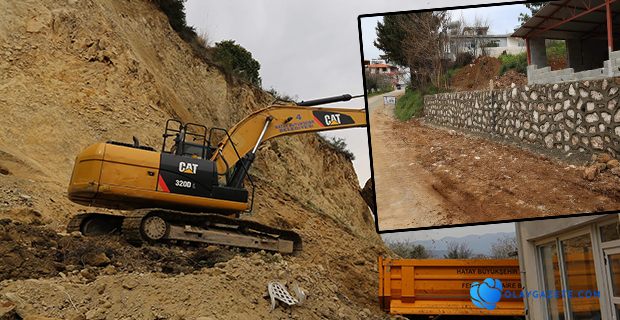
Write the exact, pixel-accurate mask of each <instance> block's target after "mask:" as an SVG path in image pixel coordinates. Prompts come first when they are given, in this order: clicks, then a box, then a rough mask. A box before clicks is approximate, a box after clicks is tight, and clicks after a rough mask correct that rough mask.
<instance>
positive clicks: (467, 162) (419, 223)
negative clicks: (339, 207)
mask: <svg viewBox="0 0 620 320" xmlns="http://www.w3.org/2000/svg"><path fill="white" fill-rule="evenodd" d="M382 111H383V110H381V109H379V108H378V109H376V111H375V112H373V113H372V114H371V130H372V131H371V135H372V139H373V140H372V141H373V159H375V161H374V167H375V181H376V192H377V210H378V213H379V214H378V217H379V220H378V223H379V230H396V229H403V228H419V227H430V226H442V225H452V224H463V223H475V222H488V221H502V220H513V219H519V218H532V217H545V216H557V215H567V214H573V213H584V212H594V211H599V212H600V211H612V210H618V209H620V189H619V188H618V185H619V183H620V172H618V170H619V169H618V162H617V160H615V159H612V158H611V157H610V156H609V155H607V154H597V155H595V156H594V157H593V158H592V160H590V161H584V160H579V161H577V162H573V161H571V162H568V161H563V160H559V159H558V158H557V157H555V156H553V155H547V154H542V153H539V152H537V151H536V150H527V149H524V148H522V147H518V146H514V145H511V144H508V143H506V142H505V141H493V140H490V139H489V138H488V137H481V136H476V135H473V134H464V133H460V132H457V131H455V130H448V129H445V128H440V127H436V126H432V125H429V124H428V123H425V122H424V121H421V120H420V119H413V120H410V121H408V122H401V121H397V120H394V119H392V118H391V117H390V116H389V115H388V114H386V113H384V112H382ZM377 159H379V160H380V159H400V161H398V162H393V161H379V160H377ZM420 208H424V209H423V210H420Z"/></svg>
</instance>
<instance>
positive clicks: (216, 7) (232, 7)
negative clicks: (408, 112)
mask: <svg viewBox="0 0 620 320" xmlns="http://www.w3.org/2000/svg"><path fill="white" fill-rule="evenodd" d="M495 2H496V3H498V2H497V1H495ZM479 3H490V2H489V1H472V0H460V1H452V0H434V1H432V2H431V1H417V0H416V1H411V0H383V1H381V0H341V1H331V0H314V1H290V0H228V1H221V0H188V1H187V2H186V4H185V9H186V14H187V21H188V24H189V25H192V26H194V27H195V28H196V29H197V31H198V33H199V34H205V35H206V36H207V39H208V41H209V42H210V43H211V44H213V43H215V42H218V41H221V40H228V39H233V40H235V41H236V42H237V43H238V44H240V45H242V46H243V47H244V48H246V49H247V50H249V51H250V52H252V55H253V57H254V58H255V59H256V60H258V61H259V62H260V64H261V70H260V75H261V77H262V79H263V88H265V89H270V88H274V89H276V90H277V91H278V92H281V93H284V94H288V95H291V96H297V97H298V98H299V99H300V100H309V99H314V98H321V97H328V96H335V95H341V94H344V93H350V94H352V95H358V94H363V93H364V87H363V81H362V76H363V71H362V66H361V57H360V44H359V33H358V26H357V17H358V15H360V14H371V13H383V12H390V11H403V10H418V9H429V8H439V7H447V6H458V5H472V4H479ZM481 12H486V11H481ZM516 15H518V13H515V16H516ZM373 33H374V31H373ZM332 106H333V107H350V108H363V107H364V100H363V99H355V100H352V101H349V102H343V103H337V104H334V105H332ZM325 135H327V136H337V137H341V138H344V139H345V140H346V142H347V144H348V146H349V149H350V150H351V151H352V152H353V153H354V154H355V160H354V161H353V165H354V167H355V170H356V172H357V175H358V178H359V182H360V184H361V185H363V184H364V183H365V182H366V180H368V178H370V157H369V152H368V140H367V136H366V129H365V128H355V129H345V130H336V131H331V132H329V133H325Z"/></svg>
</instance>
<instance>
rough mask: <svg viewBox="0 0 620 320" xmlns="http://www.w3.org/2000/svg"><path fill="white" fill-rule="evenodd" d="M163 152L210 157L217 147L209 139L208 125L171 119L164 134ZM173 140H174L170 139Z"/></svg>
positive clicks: (202, 157)
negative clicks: (212, 145)
mask: <svg viewBox="0 0 620 320" xmlns="http://www.w3.org/2000/svg"><path fill="white" fill-rule="evenodd" d="M163 138H164V139H163V145H162V148H161V150H162V152H164V153H170V154H176V155H177V156H185V157H190V158H199V159H209V158H211V156H212V155H213V151H214V150H215V148H213V147H211V145H210V141H208V140H207V127H205V126H203V125H200V124H196V123H186V124H183V123H182V122H181V121H178V120H174V119H169V120H168V121H166V129H165V131H164V134H163ZM170 140H172V141H170Z"/></svg>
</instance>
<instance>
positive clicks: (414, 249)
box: [386, 241, 430, 259]
mask: <svg viewBox="0 0 620 320" xmlns="http://www.w3.org/2000/svg"><path fill="white" fill-rule="evenodd" d="M386 244H387V246H388V248H390V249H391V250H392V251H394V253H396V254H397V255H399V256H400V257H401V258H405V259H428V258H430V253H429V252H428V250H426V248H425V247H424V246H423V245H420V244H415V243H413V242H409V241H395V242H386Z"/></svg>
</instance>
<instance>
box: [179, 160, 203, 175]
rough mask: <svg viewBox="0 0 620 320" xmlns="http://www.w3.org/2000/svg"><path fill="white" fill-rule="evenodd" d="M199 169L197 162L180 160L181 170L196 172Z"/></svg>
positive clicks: (190, 172) (183, 171)
mask: <svg viewBox="0 0 620 320" xmlns="http://www.w3.org/2000/svg"><path fill="white" fill-rule="evenodd" d="M197 171H198V165H197V164H195V163H187V162H183V161H181V162H179V172H182V173H189V174H196V172H197Z"/></svg>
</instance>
